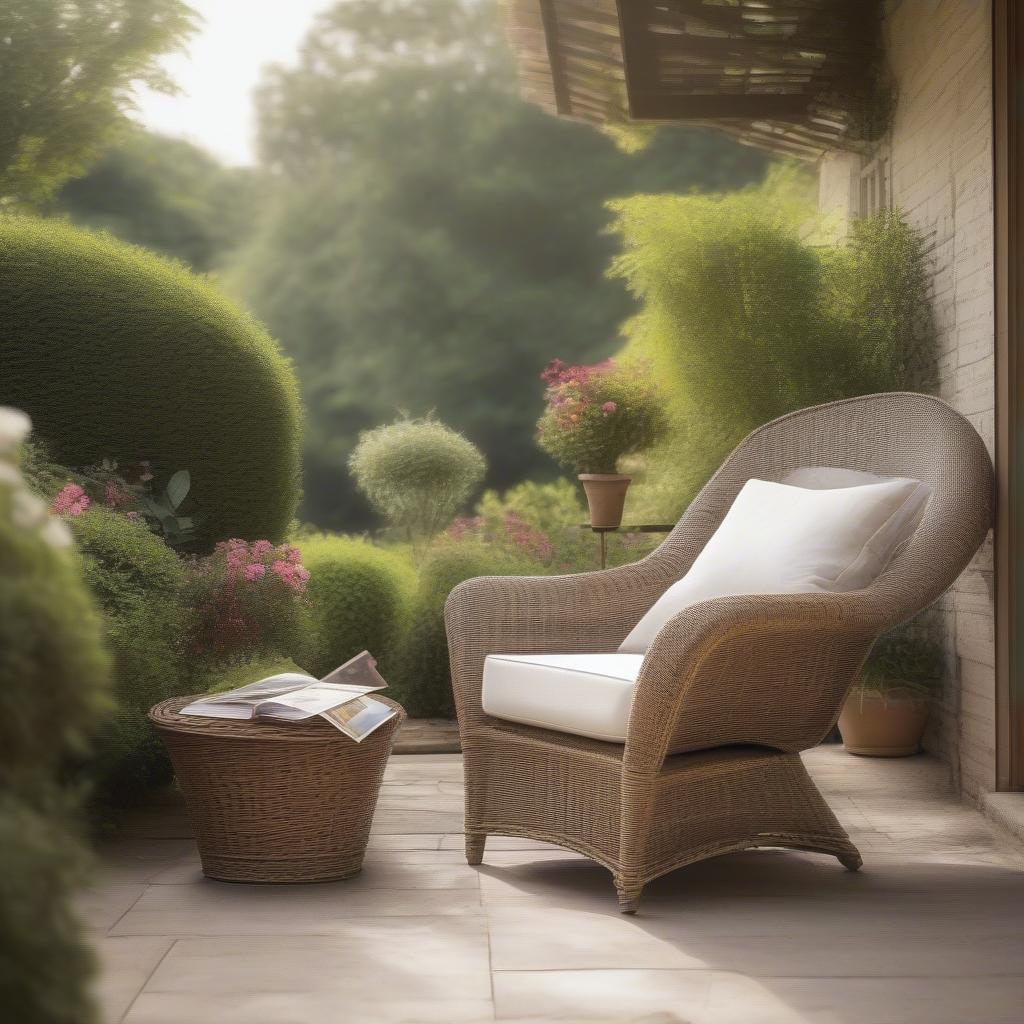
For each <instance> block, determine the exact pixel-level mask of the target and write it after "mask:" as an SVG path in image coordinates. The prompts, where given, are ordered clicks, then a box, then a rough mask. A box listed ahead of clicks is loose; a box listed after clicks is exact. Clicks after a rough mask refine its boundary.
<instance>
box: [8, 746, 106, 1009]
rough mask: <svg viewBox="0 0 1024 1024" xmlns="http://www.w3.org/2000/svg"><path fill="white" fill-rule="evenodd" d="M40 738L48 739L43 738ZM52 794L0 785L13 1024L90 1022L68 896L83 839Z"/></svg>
mask: <svg viewBox="0 0 1024 1024" xmlns="http://www.w3.org/2000/svg"><path fill="white" fill-rule="evenodd" d="M42 742H45V740H43V741H42ZM66 817H67V809H66V808H65V807H64V806H62V805H61V803H60V802H59V801H58V802H56V803H55V802H54V801H53V799H52V798H51V799H50V800H49V801H48V802H46V803H42V804H41V803H40V802H39V800H38V797H37V798H36V799H35V800H33V803H32V805H30V804H28V803H27V802H26V801H24V800H22V799H19V798H18V797H16V796H15V795H14V794H12V793H9V792H0V851H2V853H0V949H2V950H3V956H2V957H0V1004H2V1005H3V1008H4V1017H5V1019H6V1020H9V1021H11V1022H12V1024H13V1022H15V1021H17V1024H93V1022H94V1021H96V1020H97V1019H98V1015H97V1013H96V1008H95V1007H94V1005H93V1002H92V997H91V995H90V991H89V990H90V988H91V985H92V976H93V973H94V971H95V967H96V964H95V959H94V956H93V953H92V950H91V949H90V947H89V946H88V945H87V944H86V943H85V942H84V941H83V936H82V934H81V927H80V925H79V922H78V920H77V918H76V916H75V914H74V913H73V911H72V903H71V901H72V898H73V897H74V896H75V894H76V893H77V892H78V891H79V889H80V888H81V886H82V885H83V884H84V882H85V880H86V872H85V857H84V854H83V851H82V846H81V838H80V836H78V835H77V834H75V832H74V831H73V830H72V829H70V828H69V827H68V826H67V824H66V823H65V819H66Z"/></svg>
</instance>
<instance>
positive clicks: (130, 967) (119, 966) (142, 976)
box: [94, 936, 174, 1024]
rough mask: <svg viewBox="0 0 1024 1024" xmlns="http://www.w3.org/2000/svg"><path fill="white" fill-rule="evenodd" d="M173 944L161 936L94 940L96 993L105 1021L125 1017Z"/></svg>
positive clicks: (172, 941)
mask: <svg viewBox="0 0 1024 1024" xmlns="http://www.w3.org/2000/svg"><path fill="white" fill-rule="evenodd" d="M173 944H174V940H173V939H169V938H164V937H163V936H152V937H149V936H147V937H134V936H133V937H132V938H110V937H104V938H101V939H99V940H97V941H96V943H95V947H94V948H95V950H96V953H97V954H98V956H99V962H100V974H99V976H98V977H97V979H96V985H95V992H96V998H97V1001H98V1003H99V1007H100V1013H101V1015H102V1019H103V1020H104V1022H110V1024H114V1022H116V1021H119V1020H120V1019H121V1018H122V1017H123V1016H124V1014H125V1013H126V1012H127V1011H128V1008H129V1007H130V1006H131V1004H132V1001H133V1000H134V999H135V997H136V996H137V995H138V994H139V992H141V991H142V988H143V986H144V985H145V984H146V982H147V981H148V980H149V977H150V975H151V974H152V973H153V971H154V969H155V968H156V966H157V964H159V963H160V961H161V960H162V959H163V957H164V956H165V955H166V953H167V951H168V950H169V949H170V948H171V946H172V945H173Z"/></svg>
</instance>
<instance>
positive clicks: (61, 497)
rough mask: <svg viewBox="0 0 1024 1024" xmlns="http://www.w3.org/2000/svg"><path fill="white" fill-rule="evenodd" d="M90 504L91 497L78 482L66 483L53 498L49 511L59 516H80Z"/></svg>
mask: <svg viewBox="0 0 1024 1024" xmlns="http://www.w3.org/2000/svg"><path fill="white" fill-rule="evenodd" d="M91 504H92V499H91V498H90V497H89V495H88V494H86V493H85V491H83V490H82V488H81V487H79V486H78V484H72V483H66V484H65V485H64V486H63V487H62V488H61V490H60V493H59V494H58V495H57V496H56V497H55V498H54V499H53V504H52V505H51V506H50V511H51V512H54V513H55V514H56V515H59V516H64V515H66V516H80V515H81V514H82V513H83V512H84V511H85V510H86V509H87V508H88V507H89V506H90V505H91Z"/></svg>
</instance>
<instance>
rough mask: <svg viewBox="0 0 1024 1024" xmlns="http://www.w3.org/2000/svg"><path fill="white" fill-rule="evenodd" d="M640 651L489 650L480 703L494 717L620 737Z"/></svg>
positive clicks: (623, 736)
mask: <svg viewBox="0 0 1024 1024" xmlns="http://www.w3.org/2000/svg"><path fill="white" fill-rule="evenodd" d="M643 661H644V658H643V655H642V654H491V655H489V656H488V657H487V659H486V661H485V662H484V680H483V707H484V711H485V712H487V714H489V715H493V716H494V717H495V718H504V719H506V720H507V721H509V722H521V723H522V724H524V725H536V726H540V728H542V729H556V730H557V731H558V732H568V733H572V734H573V735H575V736H589V737H590V738H591V739H595V740H607V741H609V742H612V743H624V742H625V740H626V727H627V726H628V725H629V711H630V708H631V707H632V704H633V687H634V685H635V683H636V677H637V675H638V674H639V672H640V666H641V665H642V664H643Z"/></svg>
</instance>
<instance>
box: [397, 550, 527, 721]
mask: <svg viewBox="0 0 1024 1024" xmlns="http://www.w3.org/2000/svg"><path fill="white" fill-rule="evenodd" d="M541 571H542V570H541V567H540V566H539V565H538V564H537V563H536V562H534V561H533V560H531V559H529V558H526V557H524V556H521V555H519V556H517V555H515V554H512V553H510V552H509V551H506V550H502V549H501V548H495V547H493V546H490V545H487V544H483V543H480V542H478V541H473V540H462V541H453V540H450V539H443V540H441V541H439V542H438V543H437V544H435V545H434V547H433V549H432V550H431V551H430V552H429V554H428V555H427V557H426V558H425V559H424V560H423V562H422V564H421V565H420V567H419V582H418V585H417V587H416V593H415V596H414V598H413V604H412V611H411V614H410V616H409V622H410V625H409V630H408V632H407V634H406V638H405V645H404V652H403V657H402V661H401V668H400V671H399V672H398V673H397V674H396V677H395V681H394V682H393V683H392V686H391V689H390V690H389V691H388V693H389V695H390V696H393V697H394V698H395V699H396V700H397V701H399V703H401V704H402V705H403V706H404V707H405V709H406V711H408V713H409V714H410V716H412V717H414V718H429V717H435V716H437V717H444V718H451V717H453V716H454V714H455V705H454V702H453V698H452V688H451V670H450V666H449V661H448V637H447V633H446V632H445V626H444V603H445V601H446V600H447V598H448V595H449V594H450V593H451V592H452V590H453V589H454V588H455V587H456V586H457V585H458V584H460V583H461V582H462V581H463V580H468V579H472V578H473V577H474V576H523V575H536V574H538V573H540V572H541Z"/></svg>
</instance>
